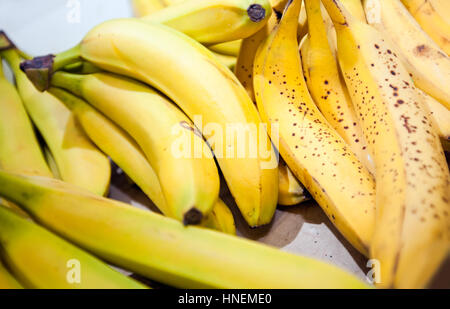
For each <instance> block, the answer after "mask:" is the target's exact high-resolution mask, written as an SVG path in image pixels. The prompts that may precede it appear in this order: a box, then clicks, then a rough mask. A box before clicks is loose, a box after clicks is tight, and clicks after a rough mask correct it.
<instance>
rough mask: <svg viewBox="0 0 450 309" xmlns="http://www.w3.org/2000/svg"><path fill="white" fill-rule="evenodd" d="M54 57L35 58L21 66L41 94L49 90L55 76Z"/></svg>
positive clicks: (50, 55)
mask: <svg viewBox="0 0 450 309" xmlns="http://www.w3.org/2000/svg"><path fill="white" fill-rule="evenodd" d="M54 58H55V56H54V55H52V54H49V55H46V56H40V57H35V58H33V59H31V60H25V61H23V62H22V63H21V64H20V69H21V70H22V71H23V72H25V74H26V75H27V77H28V78H29V79H30V81H31V82H32V83H33V85H34V86H35V87H36V89H38V90H39V91H41V92H44V91H46V90H48V88H49V87H50V79H51V75H52V74H53V59H54Z"/></svg>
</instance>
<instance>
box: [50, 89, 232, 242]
mask: <svg viewBox="0 0 450 309" xmlns="http://www.w3.org/2000/svg"><path fill="white" fill-rule="evenodd" d="M49 92H50V93H51V94H53V95H54V96H56V97H57V98H59V99H60V100H61V101H62V102H64V104H66V106H67V107H68V108H69V109H70V110H71V111H72V112H73V113H74V114H75V115H76V116H77V118H78V120H79V121H80V124H81V126H82V127H83V129H84V131H85V132H86V134H87V135H88V136H89V138H90V139H91V140H92V141H93V142H94V143H95V144H96V145H97V147H99V148H100V149H101V150H102V151H103V152H104V153H106V154H107V155H108V156H110V157H111V159H112V160H113V161H114V162H115V163H116V164H117V165H118V166H119V167H120V168H121V169H122V170H123V171H124V172H125V173H126V174H127V175H128V176H129V177H130V178H131V179H132V180H133V181H134V182H135V183H136V184H137V185H138V186H139V187H140V188H141V189H142V191H143V192H144V193H145V194H146V195H147V196H148V197H149V198H150V199H151V200H152V201H153V203H154V204H155V205H156V206H157V207H158V208H159V210H160V211H161V212H162V213H163V214H164V215H166V216H173V214H172V211H171V210H170V209H169V208H168V207H167V204H166V200H165V198H164V195H163V192H162V190H161V185H160V183H159V180H158V176H157V175H156V173H155V171H154V169H153V168H152V167H151V165H150V163H148V160H147V158H146V157H145V154H144V153H143V151H142V150H141V148H140V147H139V145H138V144H137V143H136V142H135V140H134V139H133V138H132V137H131V136H130V135H129V134H128V133H127V132H125V131H124V130H123V129H122V128H120V127H119V126H117V125H116V124H115V123H113V122H112V121H111V120H109V119H108V118H106V117H105V116H104V115H103V114H101V113H100V112H99V111H97V110H96V109H95V108H94V107H92V106H90V105H89V104H87V103H86V102H85V101H83V100H82V99H80V98H78V97H76V96H74V95H72V94H70V93H68V92H67V91H64V90H62V89H59V88H50V90H49ZM203 221H204V222H202V225H203V226H206V227H209V228H213V229H217V230H220V231H222V232H225V233H230V234H235V232H236V229H235V226H234V218H233V215H232V214H231V211H230V210H229V209H228V207H227V206H226V205H225V204H224V203H223V202H222V201H221V200H220V199H219V200H218V201H217V202H216V203H215V204H214V206H213V209H212V211H211V213H209V214H208V215H207V216H206V218H204V220H203Z"/></svg>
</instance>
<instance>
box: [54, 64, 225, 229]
mask: <svg viewBox="0 0 450 309" xmlns="http://www.w3.org/2000/svg"><path fill="white" fill-rule="evenodd" d="M51 83H52V85H53V86H56V87H60V88H64V89H67V90H69V91H70V92H72V93H73V94H75V95H77V96H79V97H81V98H84V99H85V100H86V101H87V102H88V103H89V104H91V105H92V106H94V107H95V108H97V109H98V110H99V111H101V112H102V113H103V114H104V115H106V116H107V117H109V118H110V119H111V120H112V121H114V122H115V123H117V124H118V125H119V126H120V127H122V128H123V129H124V130H125V131H127V132H128V134H129V135H131V136H132V137H133V138H134V139H135V141H136V142H137V143H138V145H139V146H140V147H141V149H142V150H143V152H144V153H145V155H146V157H147V159H148V161H149V163H150V165H151V166H152V167H153V169H154V170H155V172H156V174H157V175H158V179H159V183H160V184H161V189H162V192H163V194H164V197H165V201H166V203H167V207H165V209H164V211H163V212H164V213H165V214H166V215H167V216H169V217H172V218H176V219H177V220H179V221H182V222H184V223H185V224H199V223H200V222H201V220H202V218H203V217H205V216H206V215H208V214H209V213H210V212H211V210H212V208H213V205H214V203H215V202H216V200H217V198H218V196H219V186H220V179H219V174H218V171H217V167H216V164H215V162H214V159H213V156H212V153H211V151H210V149H209V147H208V145H207V144H206V143H205V142H204V140H203V138H202V137H201V136H198V135H199V134H198V133H197V132H196V131H195V130H194V129H193V128H194V126H193V124H192V122H191V121H190V120H189V118H188V117H187V116H186V115H185V114H183V112H182V111H180V110H179V109H178V108H177V107H176V106H175V105H174V104H173V103H172V102H171V101H169V100H168V99H167V98H165V97H164V96H162V95H161V94H160V93H157V92H156V91H154V90H153V89H151V88H150V87H148V86H147V85H145V84H143V83H140V82H137V81H135V80H132V79H130V78H126V77H123V76H119V75H116V74H112V73H95V74H84V75H79V74H72V73H66V72H56V73H55V74H54V75H53V77H52V80H51ZM124 102H127V103H126V104H124ZM196 133H197V134H196ZM197 145H199V148H200V152H199V153H196V152H195V148H194V146H197Z"/></svg>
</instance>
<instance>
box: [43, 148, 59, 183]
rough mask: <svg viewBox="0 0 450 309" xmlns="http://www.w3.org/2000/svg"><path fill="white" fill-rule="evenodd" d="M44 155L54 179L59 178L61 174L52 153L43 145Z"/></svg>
mask: <svg viewBox="0 0 450 309" xmlns="http://www.w3.org/2000/svg"><path fill="white" fill-rule="evenodd" d="M44 156H45V160H46V161H47V164H48V167H49V168H50V170H51V171H52V174H53V177H54V178H56V179H61V175H60V174H59V170H58V165H57V164H56V161H55V158H54V157H53V155H52V152H51V151H50V149H48V147H47V146H45V147H44Z"/></svg>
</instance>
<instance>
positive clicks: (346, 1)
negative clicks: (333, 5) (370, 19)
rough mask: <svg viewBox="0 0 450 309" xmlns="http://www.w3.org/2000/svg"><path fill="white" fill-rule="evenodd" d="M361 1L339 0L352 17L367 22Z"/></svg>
mask: <svg viewBox="0 0 450 309" xmlns="http://www.w3.org/2000/svg"><path fill="white" fill-rule="evenodd" d="M362 1H363V0H341V3H342V5H343V6H344V7H345V8H346V9H347V11H348V12H349V13H350V14H352V16H353V17H354V18H356V19H358V20H359V21H361V22H367V21H366V14H365V12H364V8H363V6H362Z"/></svg>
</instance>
